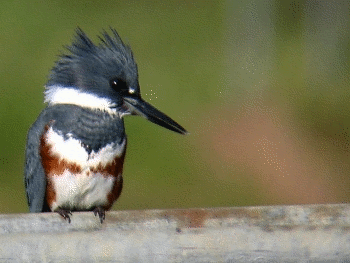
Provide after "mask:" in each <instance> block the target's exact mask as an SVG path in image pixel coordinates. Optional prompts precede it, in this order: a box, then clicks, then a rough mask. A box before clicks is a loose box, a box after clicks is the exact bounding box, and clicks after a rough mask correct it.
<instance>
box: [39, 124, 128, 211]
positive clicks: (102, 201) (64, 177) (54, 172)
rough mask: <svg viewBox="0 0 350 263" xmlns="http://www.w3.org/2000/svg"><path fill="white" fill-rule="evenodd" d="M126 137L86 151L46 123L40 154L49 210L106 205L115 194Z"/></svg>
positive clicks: (115, 196) (110, 202)
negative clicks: (45, 180) (45, 178)
mask: <svg viewBox="0 0 350 263" xmlns="http://www.w3.org/2000/svg"><path fill="white" fill-rule="evenodd" d="M125 150H126V138H124V140H123V141H122V142H121V143H117V142H110V143H108V144H106V145H104V146H103V147H101V148H100V149H98V150H97V151H90V152H89V151H87V150H86V147H84V146H83V145H82V143H81V142H80V140H79V139H76V138H74V137H73V136H72V135H70V134H68V136H66V138H65V137H64V136H63V135H61V134H60V133H59V132H56V131H55V130H54V129H53V128H52V127H50V126H47V127H46V128H45V131H44V133H43V135H42V136H41V141H40V155H41V161H42V165H43V168H44V171H45V174H46V177H47V189H46V201H47V203H48V205H49V207H50V208H51V210H52V211H55V210H57V209H58V208H63V209H68V210H91V209H93V208H94V207H97V206H102V207H105V208H107V209H108V208H109V207H110V206H111V205H112V203H113V202H114V201H115V199H116V198H117V197H118V196H119V194H120V191H121V187H122V170H123V163H124V157H125Z"/></svg>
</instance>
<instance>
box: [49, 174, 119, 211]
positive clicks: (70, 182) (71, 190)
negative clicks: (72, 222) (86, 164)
mask: <svg viewBox="0 0 350 263" xmlns="http://www.w3.org/2000/svg"><path fill="white" fill-rule="evenodd" d="M49 180H52V185H53V187H54V191H55V192H56V198H55V201H54V202H53V204H52V205H51V209H52V210H53V211H55V210H56V209H58V208H63V209H68V210H91V209H92V208H94V207H97V206H104V205H106V204H107V203H108V199H107V195H108V194H109V193H110V192H111V191H112V188H113V185H114V181H115V180H116V178H115V177H112V176H105V175H102V174H100V173H96V174H93V173H91V172H90V171H89V170H85V171H83V172H82V173H80V174H72V173H71V172H69V171H68V170H66V171H65V172H64V173H63V174H61V175H59V176H57V175H54V176H53V177H51V178H49Z"/></svg>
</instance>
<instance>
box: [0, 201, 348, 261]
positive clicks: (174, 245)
mask: <svg viewBox="0 0 350 263" xmlns="http://www.w3.org/2000/svg"><path fill="white" fill-rule="evenodd" d="M71 219H72V223H71V224H68V222H66V221H64V220H63V219H62V218H61V217H60V216H59V215H58V214H56V213H43V214H8V215H0V262H18V261H25V262H57V261H59V262H101V261H103V262H344V261H347V262H348V261H350V205H348V204H340V205H305V206H266V207H242V208H210V209H171V210H145V211H116V212H109V213H107V214H106V220H105V222H104V223H103V224H102V225H101V224H100V222H99V220H98V218H97V217H95V216H94V215H93V213H92V212H83V213H73V216H72V217H71Z"/></svg>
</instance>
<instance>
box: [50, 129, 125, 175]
mask: <svg viewBox="0 0 350 263" xmlns="http://www.w3.org/2000/svg"><path fill="white" fill-rule="evenodd" d="M68 136H69V134H68ZM46 142H47V143H48V144H49V145H50V146H51V151H52V154H54V155H55V156H57V157H59V158H60V160H62V159H65V160H67V161H69V162H73V163H76V164H77V165H79V166H80V167H81V168H82V170H84V169H87V168H90V167H91V168H93V167H97V166H98V165H102V166H106V165H108V164H109V163H111V162H112V161H113V160H114V159H115V158H116V157H120V156H121V155H122V154H123V152H124V150H125V146H126V139H124V141H123V142H122V143H121V144H117V143H114V142H112V143H110V144H107V145H106V146H105V147H103V148H101V149H100V150H99V151H98V152H95V151H92V152H91V153H90V154H88V152H87V151H86V150H85V148H84V147H83V146H82V145H81V143H80V141H79V140H77V139H74V138H72V137H69V138H68V139H66V140H65V139H64V137H63V136H62V135H61V134H58V133H56V132H55V131H54V130H53V129H52V127H50V128H49V130H48V131H47V134H46Z"/></svg>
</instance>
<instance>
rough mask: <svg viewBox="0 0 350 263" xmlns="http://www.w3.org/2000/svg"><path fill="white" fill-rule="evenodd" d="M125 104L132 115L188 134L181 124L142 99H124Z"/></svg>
mask: <svg viewBox="0 0 350 263" xmlns="http://www.w3.org/2000/svg"><path fill="white" fill-rule="evenodd" d="M124 102H125V104H126V106H127V107H128V109H129V110H130V111H131V113H132V114H135V115H140V116H142V117H144V118H146V119H147V120H149V121H151V122H153V123H155V124H158V125H160V126H162V127H164V128H167V129H169V130H172V131H174V132H178V133H181V134H187V131H186V130H185V129H184V128H183V127H182V126H181V125H180V124H178V123H177V122H175V121H173V120H172V119H171V118H170V117H168V116H167V115H165V114H164V113H162V112H160V111H159V110H157V109H156V108H155V107H153V106H152V105H151V104H149V103H147V102H145V101H144V100H143V99H142V98H141V97H136V96H135V97H124Z"/></svg>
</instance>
